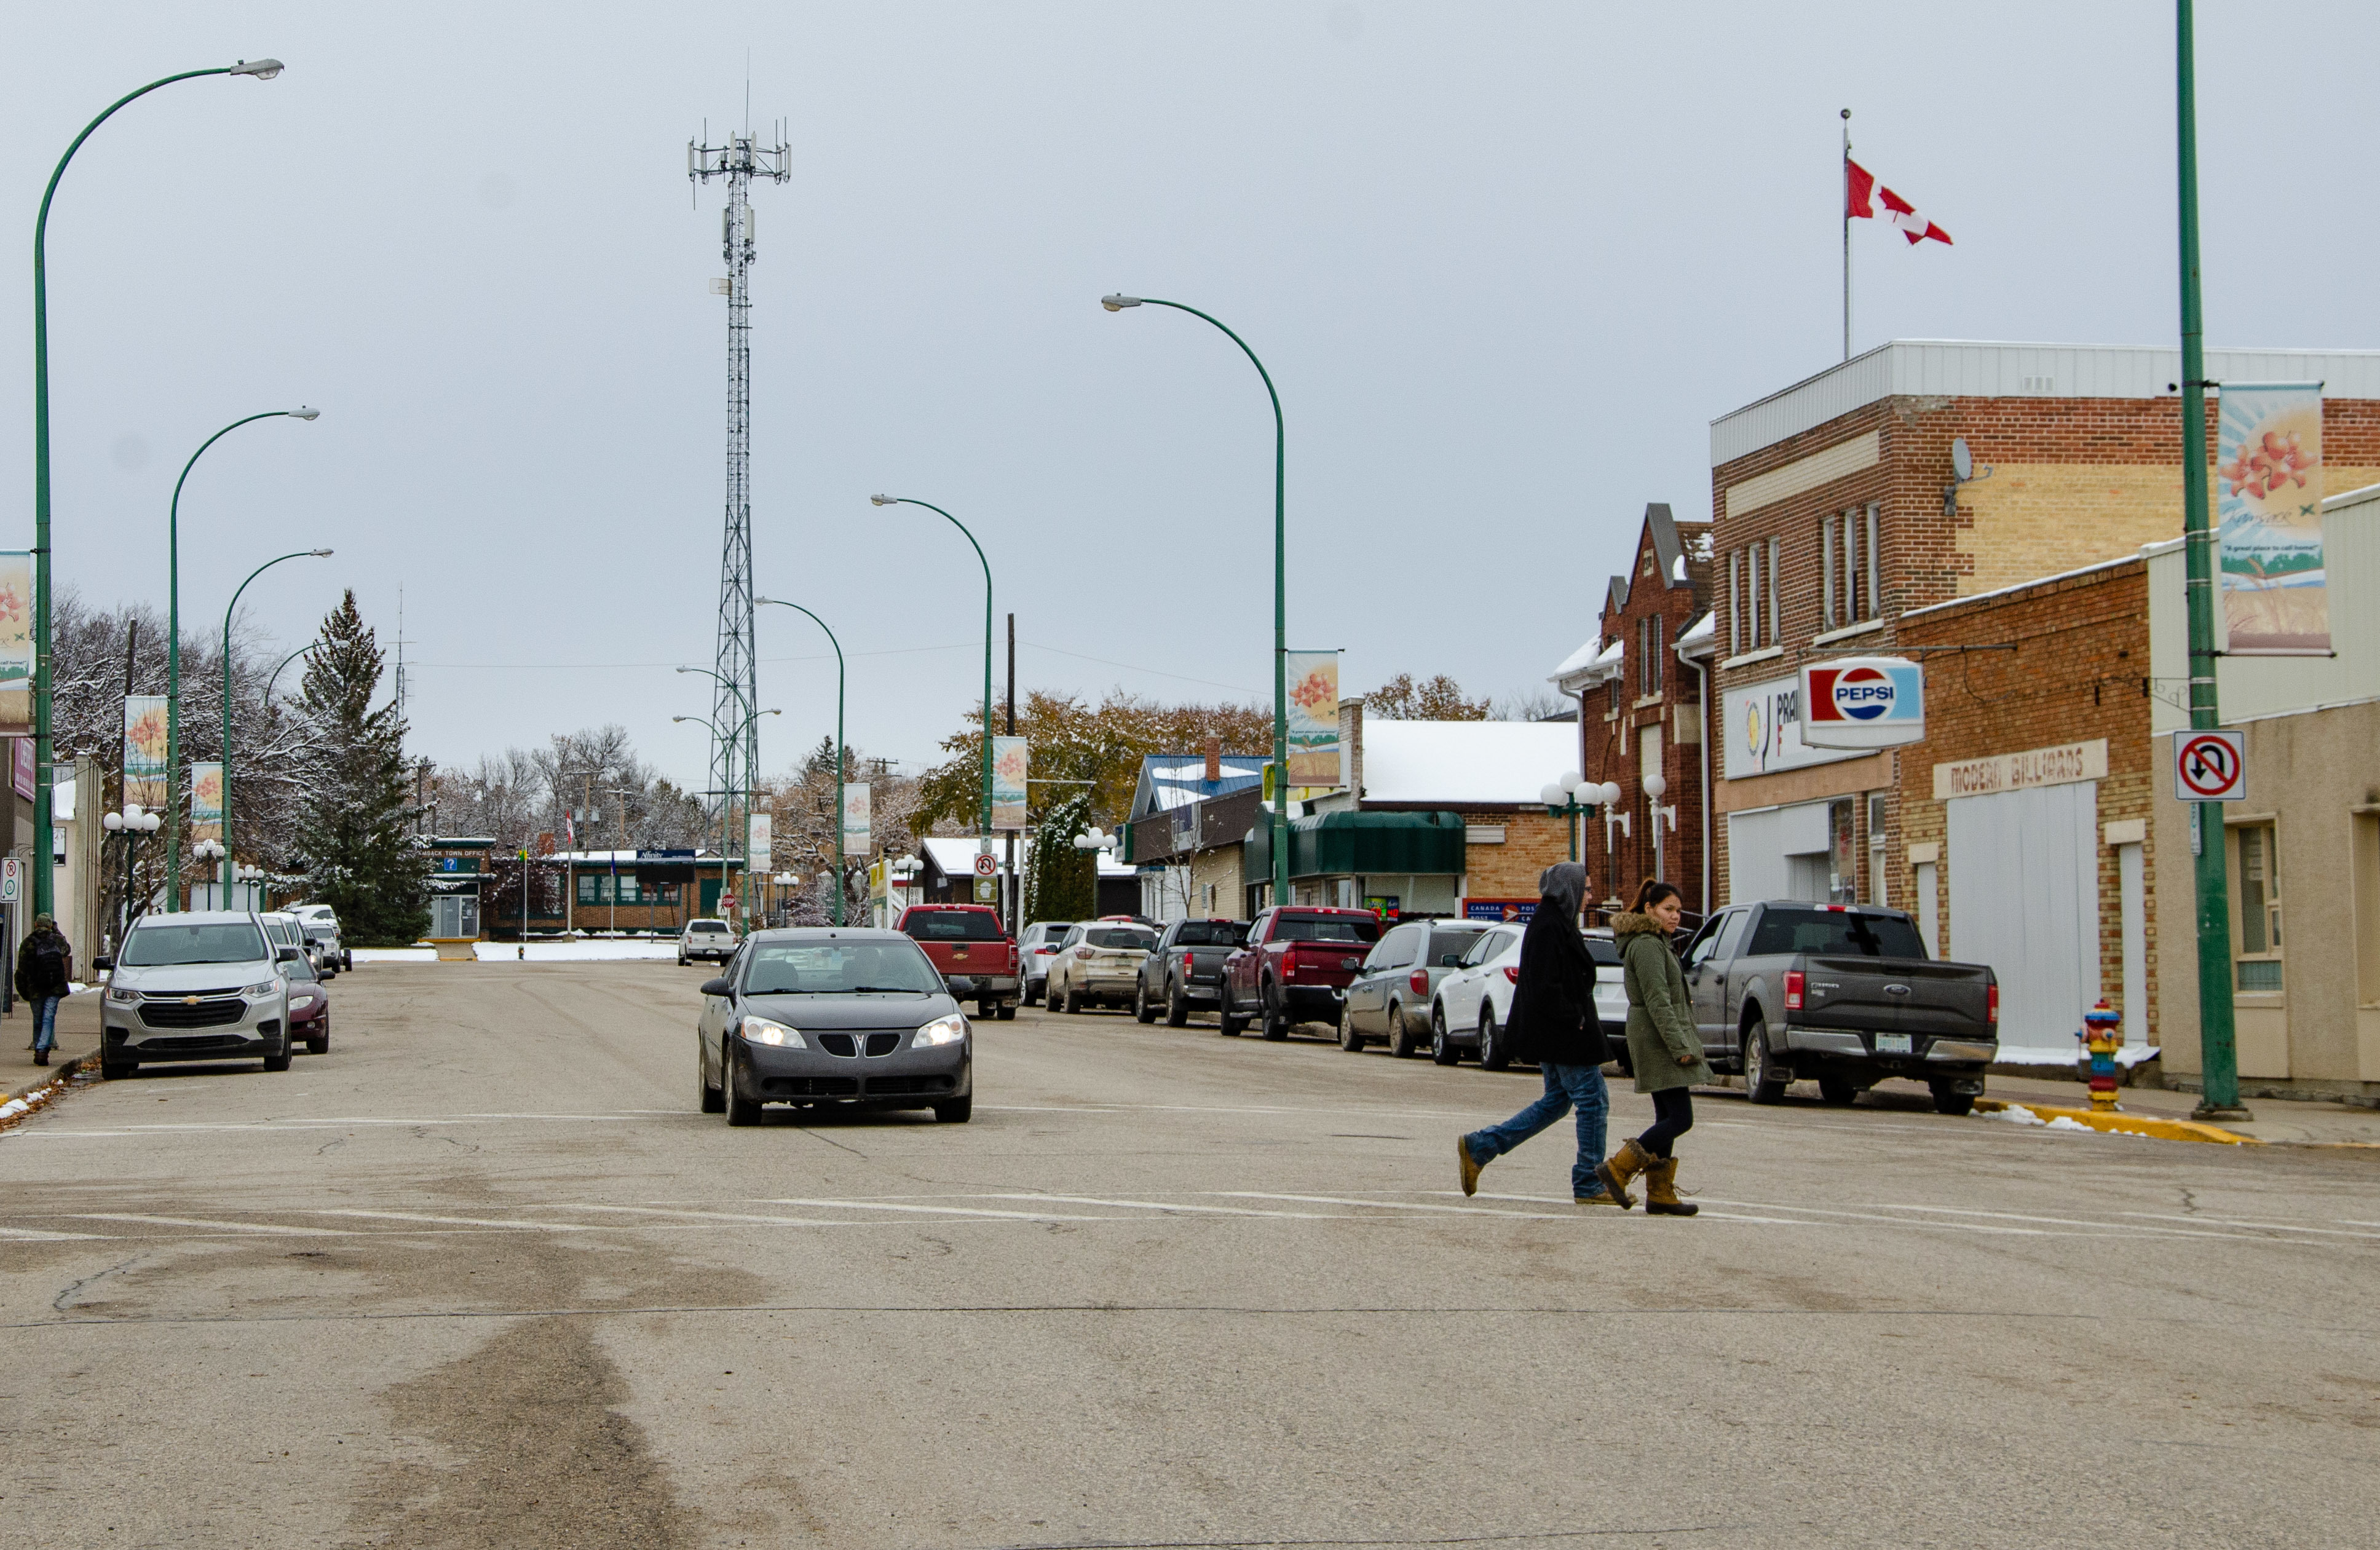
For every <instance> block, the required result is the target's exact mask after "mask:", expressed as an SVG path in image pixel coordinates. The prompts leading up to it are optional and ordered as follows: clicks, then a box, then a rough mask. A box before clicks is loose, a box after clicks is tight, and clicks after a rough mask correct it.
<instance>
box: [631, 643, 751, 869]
mask: <svg viewBox="0 0 2380 1550" xmlns="http://www.w3.org/2000/svg"><path fill="white" fill-rule="evenodd" d="M677 671H678V672H698V673H700V674H702V675H703V676H704V677H705V678H708V679H710V681H711V682H712V683H714V684H724V685H725V686H726V689H727V692H728V693H729V694H730V695H732V696H735V703H736V704H738V705H740V706H742V707H743V708H744V713H745V715H746V717H747V721H745V723H744V724H745V725H746V726H750V725H751V724H752V723H751V721H749V720H748V718H749V717H750V715H751V713H752V702H751V701H750V700H747V699H746V698H745V697H744V691H743V690H742V689H741V688H740V687H738V686H737V685H735V684H730V683H728V682H727V680H726V679H725V678H722V677H721V676H720V675H719V674H718V673H716V672H712V671H711V670H710V669H709V668H707V667H682V668H680V669H678V670H677ZM694 719H695V718H693V717H691V716H673V717H671V718H670V720H671V721H693V720H694ZM710 735H711V737H712V738H713V739H714V740H716V739H717V738H718V736H719V727H718V725H717V724H716V723H715V722H714V723H712V724H711V727H710ZM738 735H741V734H740V733H739V734H738ZM723 768H724V766H722V769H723ZM745 778H746V779H747V780H749V779H750V778H751V771H749V770H746V771H745ZM748 805H749V804H748V801H747V806H748ZM734 813H735V793H734V792H732V791H723V792H721V793H719V896H720V897H721V898H722V899H725V898H726V897H727V826H728V825H729V823H730V822H732V821H733V817H734ZM746 816H747V818H748V817H749V814H748V812H747V815H746ZM700 860H701V858H700V857H699V856H698V857H696V861H697V863H698V865H697V866H696V868H695V873H696V878H695V902H697V903H700V902H702V890H701V866H699V862H700ZM744 869H745V870H746V871H747V872H749V871H750V870H751V869H752V868H751V858H750V857H748V856H747V857H746V858H745V868H744ZM612 891H613V892H614V893H617V892H618V891H619V881H618V879H617V878H614V879H613V884H612Z"/></svg>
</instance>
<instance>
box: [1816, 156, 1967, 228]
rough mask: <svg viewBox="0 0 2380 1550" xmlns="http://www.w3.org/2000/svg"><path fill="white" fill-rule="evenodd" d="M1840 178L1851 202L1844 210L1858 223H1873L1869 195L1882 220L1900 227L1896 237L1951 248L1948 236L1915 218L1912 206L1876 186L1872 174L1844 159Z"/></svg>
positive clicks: (1921, 216)
mask: <svg viewBox="0 0 2380 1550" xmlns="http://www.w3.org/2000/svg"><path fill="white" fill-rule="evenodd" d="M1843 174H1844V179H1845V191H1846V192H1847V193H1848V194H1849V196H1850V200H1851V202H1850V204H1849V205H1847V206H1846V207H1845V213H1846V214H1848V215H1851V216H1852V217H1854V218H1856V219H1858V220H1862V221H1872V220H1874V219H1876V202H1875V200H1871V199H1870V198H1869V196H1870V195H1871V194H1873V195H1874V196H1876V200H1882V201H1883V203H1884V218H1885V219H1886V220H1887V221H1888V222H1890V223H1891V224H1893V225H1896V226H1898V227H1900V235H1901V236H1905V237H1907V238H1908V239H1909V240H1910V242H1911V243H1912V244H1913V245H1914V244H1916V243H1920V242H1923V241H1925V239H1926V238H1927V237H1929V236H1930V237H1932V238H1933V239H1934V240H1935V241H1937V242H1938V243H1940V244H1942V246H1944V247H1945V248H1948V247H1950V246H1952V244H1951V242H1950V234H1949V232H1946V231H1944V230H1943V229H1942V228H1941V227H1939V226H1937V225H1936V224H1934V223H1933V222H1931V221H1928V220H1927V219H1926V218H1925V216H1923V215H1920V214H1918V213H1917V207H1916V206H1915V205H1913V204H1911V203H1910V202H1909V201H1908V200H1904V199H1902V198H1901V197H1900V195H1899V194H1896V193H1894V192H1893V191H1892V190H1891V189H1889V188H1886V187H1885V186H1884V185H1883V184H1881V183H1878V182H1877V181H1876V174H1874V173H1872V172H1870V171H1868V170H1867V169H1866V168H1865V167H1864V166H1861V165H1860V164H1859V163H1857V162H1854V161H1852V159H1851V158H1850V157H1848V156H1846V157H1844V158H1843Z"/></svg>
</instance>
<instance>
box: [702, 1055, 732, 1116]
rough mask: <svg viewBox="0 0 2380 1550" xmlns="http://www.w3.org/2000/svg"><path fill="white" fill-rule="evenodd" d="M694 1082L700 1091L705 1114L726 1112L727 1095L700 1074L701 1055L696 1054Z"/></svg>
mask: <svg viewBox="0 0 2380 1550" xmlns="http://www.w3.org/2000/svg"><path fill="white" fill-rule="evenodd" d="M694 1084H695V1086H696V1087H697V1088H698V1089H700V1091H701V1094H702V1105H701V1107H702V1111H703V1112H704V1113H705V1114H724V1113H726V1112H727V1095H726V1094H725V1093H722V1092H721V1091H720V1090H719V1089H718V1088H716V1087H714V1086H712V1085H711V1084H710V1080H709V1078H707V1077H705V1076H704V1075H703V1074H702V1057H701V1056H699V1055H698V1056H696V1057H695V1060H694Z"/></svg>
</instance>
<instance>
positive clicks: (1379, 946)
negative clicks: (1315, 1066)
mask: <svg viewBox="0 0 2380 1550" xmlns="http://www.w3.org/2000/svg"><path fill="white" fill-rule="evenodd" d="M1488 925H1489V923H1488V922H1487V921H1484V920H1409V921H1406V922H1405V923H1404V924H1403V925H1402V926H1397V927H1396V928H1395V929H1394V930H1392V931H1390V932H1389V933H1388V934H1387V935H1386V936H1384V937H1382V938H1380V939H1379V940H1378V942H1376V943H1375V944H1373V947H1372V951H1371V952H1370V954H1369V955H1367V956H1366V958H1365V960H1364V967H1363V971H1362V972H1361V973H1360V974H1358V975H1356V976H1355V982H1354V984H1353V985H1350V986H1349V987H1347V999H1346V1001H1345V1003H1344V1004H1343V1005H1342V1008H1341V1009H1340V1013H1339V1047H1340V1048H1342V1049H1345V1050H1349V1051H1354V1050H1359V1049H1361V1048H1363V1047H1364V1046H1365V1045H1366V1044H1369V1043H1371V1042H1372V1041H1374V1040H1375V1039H1378V1040H1380V1041H1382V1042H1385V1043H1386V1044H1387V1045H1388V1047H1389V1053H1390V1054H1391V1055H1395V1056H1398V1057H1400V1058H1402V1057H1403V1056H1407V1055H1411V1054H1412V1053H1414V1051H1415V1050H1416V1049H1418V1048H1420V1047H1421V1046H1422V1042H1423V1041H1424V1040H1426V1039H1427V1038H1428V1037H1429V998H1430V991H1431V989H1432V988H1433V987H1435V986H1436V985H1437V984H1438V982H1439V980H1440V979H1442V978H1444V977H1445V975H1446V974H1447V972H1448V971H1449V970H1451V969H1452V968H1453V967H1454V966H1455V965H1456V964H1458V963H1462V962H1463V953H1464V952H1465V951H1469V949H1470V947H1471V944H1472V943H1474V942H1475V941H1477V940H1478V939H1479V933H1481V932H1482V931H1485V930H1487V929H1488Z"/></svg>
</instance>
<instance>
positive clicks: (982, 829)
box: [868, 303, 1220, 844]
mask: <svg viewBox="0 0 2380 1550" xmlns="http://www.w3.org/2000/svg"><path fill="white" fill-rule="evenodd" d="M1167 305H1169V306H1170V305H1172V304H1171V303H1168V304H1167ZM1217 326H1219V327H1220V324H1218V325H1217ZM868 500H869V501H871V502H873V503H875V504H877V505H880V506H923V507H925V508H926V509H927V510H928V511H929V512H932V513H933V514H934V515H936V516H939V517H941V518H942V520H944V521H945V522H948V523H949V524H950V525H951V526H952V527H955V528H957V529H958V530H959V531H960V532H961V533H962V534H965V538H966V541H967V547H968V548H970V549H972V550H974V551H975V558H976V563H977V564H979V565H981V566H982V567H983V808H982V812H981V814H980V816H979V819H978V822H977V828H976V832H977V834H978V835H980V836H981V837H982V839H983V842H984V843H986V844H990V842H991V562H990V561H989V560H987V559H985V558H984V557H983V545H981V544H979V543H977V542H976V541H975V535H974V534H973V533H969V532H967V526H966V524H965V523H964V522H961V521H960V520H959V519H958V518H957V517H955V516H953V515H951V514H950V513H948V512H946V511H944V510H942V508H941V507H940V506H938V505H936V504H934V503H932V502H931V501H920V500H917V499H916V498H915V497H913V496H908V495H871V496H869V497H868Z"/></svg>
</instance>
